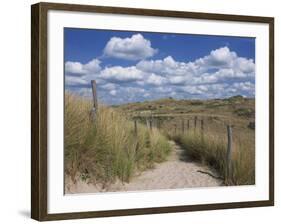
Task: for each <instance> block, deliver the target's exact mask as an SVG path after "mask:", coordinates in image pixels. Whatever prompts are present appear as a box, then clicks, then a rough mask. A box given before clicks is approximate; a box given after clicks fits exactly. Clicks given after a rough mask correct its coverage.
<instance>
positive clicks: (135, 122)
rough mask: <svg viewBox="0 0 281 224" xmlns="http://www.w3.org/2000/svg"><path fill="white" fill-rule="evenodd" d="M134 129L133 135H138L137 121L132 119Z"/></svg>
mask: <svg viewBox="0 0 281 224" xmlns="http://www.w3.org/2000/svg"><path fill="white" fill-rule="evenodd" d="M134 129H135V135H137V134H138V123H137V119H134Z"/></svg>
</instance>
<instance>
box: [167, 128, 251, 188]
mask: <svg viewBox="0 0 281 224" xmlns="http://www.w3.org/2000/svg"><path fill="white" fill-rule="evenodd" d="M241 135H243V134H241ZM239 137H241V136H239ZM170 138H172V139H173V140H175V141H176V142H177V143H178V144H180V145H181V146H182V147H183V148H184V149H185V150H186V153H187V155H188V156H189V157H190V158H191V159H193V160H195V161H198V162H200V163H202V164H205V165H208V166H210V167H213V168H214V169H215V170H216V171H217V173H218V174H219V175H220V177H221V178H223V179H224V183H225V184H226V185H250V184H254V183H255V153H254V150H253V149H252V147H250V146H249V143H247V142H246V141H245V140H244V139H243V138H242V137H241V138H240V139H239V138H238V137H237V136H235V138H234V141H233V145H232V146H233V153H232V175H231V176H228V177H227V173H226V171H227V164H226V151H227V140H226V138H225V137H224V136H222V135H220V134H218V133H216V132H213V133H211V132H208V133H204V135H202V133H200V132H199V131H189V132H187V133H185V134H182V133H178V134H172V135H170Z"/></svg>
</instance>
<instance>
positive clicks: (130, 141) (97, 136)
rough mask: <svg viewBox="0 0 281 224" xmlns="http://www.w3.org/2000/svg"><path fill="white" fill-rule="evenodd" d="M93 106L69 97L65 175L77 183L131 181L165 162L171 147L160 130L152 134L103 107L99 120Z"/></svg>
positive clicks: (119, 114)
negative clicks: (140, 172) (92, 110)
mask: <svg viewBox="0 0 281 224" xmlns="http://www.w3.org/2000/svg"><path fill="white" fill-rule="evenodd" d="M90 111H91V102H90V101H88V100H85V99H82V98H80V97H78V96H74V95H70V94H68V93H66V94H65V141H64V142H65V172H66V175H68V176H70V177H71V179H72V181H73V182H75V181H76V179H77V177H78V178H79V177H80V178H81V179H82V180H83V181H86V180H87V181H88V182H92V183H96V182H99V183H103V185H104V187H106V185H107V184H110V183H111V182H114V181H115V180H116V179H119V180H121V181H129V180H130V178H131V177H132V176H133V175H134V173H135V172H136V171H138V170H145V169H147V168H151V167H153V165H154V163H155V162H161V161H164V160H165V158H166V156H167V155H168V154H169V152H170V144H169V143H168V141H167V139H166V137H164V136H163V135H161V134H160V132H159V131H158V130H157V129H153V130H152V131H149V130H148V129H147V128H146V127H145V126H143V125H139V126H138V131H137V133H135V132H134V126H133V125H134V124H133V122H132V121H130V120H128V119H127V118H126V116H124V114H122V113H120V112H116V110H115V109H111V108H109V107H106V106H102V105H100V107H99V111H98V114H97V116H96V119H94V120H93V117H92V116H91V114H90Z"/></svg>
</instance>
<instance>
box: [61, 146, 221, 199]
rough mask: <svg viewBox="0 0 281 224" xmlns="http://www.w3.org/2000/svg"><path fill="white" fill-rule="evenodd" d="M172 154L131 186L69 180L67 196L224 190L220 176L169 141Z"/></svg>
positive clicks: (139, 177) (133, 181) (132, 180)
mask: <svg viewBox="0 0 281 224" xmlns="http://www.w3.org/2000/svg"><path fill="white" fill-rule="evenodd" d="M170 144H171V145H172V152H171V154H170V156H169V157H168V159H167V161H165V162H162V163H159V164H156V165H155V167H154V168H153V169H149V170H146V171H144V172H142V173H140V174H139V175H137V176H135V177H134V178H132V179H131V181H130V182H129V183H121V182H120V181H118V182H116V183H114V184H111V185H110V186H108V187H106V188H103V187H102V186H101V185H98V184H96V185H94V184H91V183H89V184H88V183H86V182H83V181H82V180H80V179H78V180H77V181H76V183H75V184H74V183H73V182H72V181H71V180H70V178H66V189H65V193H66V194H69V193H70V194H71V193H96V192H116V191H141V190H157V189H176V188H191V187H214V186H222V180H221V179H219V178H215V177H217V176H218V174H217V173H216V172H215V171H214V170H211V169H210V168H209V167H207V166H203V165H201V164H199V163H196V162H194V161H191V160H190V159H189V158H188V156H187V155H186V154H185V153H184V150H183V149H182V148H181V147H180V146H179V145H177V144H176V143H175V142H173V141H170Z"/></svg>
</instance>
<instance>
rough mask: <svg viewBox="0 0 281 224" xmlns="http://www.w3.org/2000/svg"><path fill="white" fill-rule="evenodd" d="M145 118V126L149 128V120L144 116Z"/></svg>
mask: <svg viewBox="0 0 281 224" xmlns="http://www.w3.org/2000/svg"><path fill="white" fill-rule="evenodd" d="M145 120H146V127H147V128H149V120H148V119H147V118H145Z"/></svg>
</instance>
